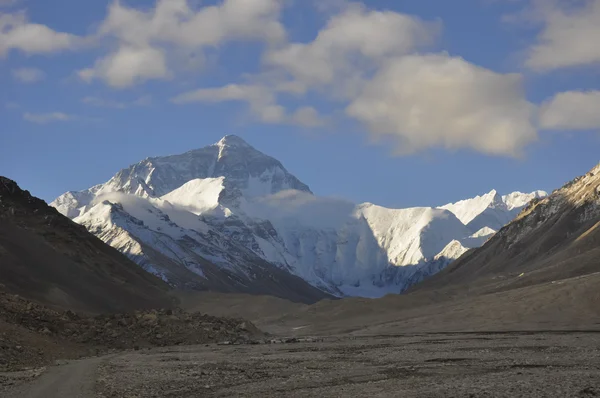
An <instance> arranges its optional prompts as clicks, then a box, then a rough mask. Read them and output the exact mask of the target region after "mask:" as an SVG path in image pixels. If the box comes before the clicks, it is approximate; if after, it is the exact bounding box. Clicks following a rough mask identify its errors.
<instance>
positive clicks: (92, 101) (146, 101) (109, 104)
mask: <svg viewBox="0 0 600 398" xmlns="http://www.w3.org/2000/svg"><path fill="white" fill-rule="evenodd" d="M81 102H83V103H84V104H86V105H90V106H95V107H98V108H113V109H127V108H130V107H133V106H148V105H150V104H152V97H151V96H149V95H144V96H141V97H139V98H137V99H135V100H133V101H131V102H123V101H114V100H107V99H104V98H99V97H92V96H89V97H84V98H83V99H82V100H81Z"/></svg>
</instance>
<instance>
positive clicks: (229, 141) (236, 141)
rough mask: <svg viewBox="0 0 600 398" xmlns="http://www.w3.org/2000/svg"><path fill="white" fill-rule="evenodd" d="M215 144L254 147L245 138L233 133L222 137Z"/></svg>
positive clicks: (219, 145)
mask: <svg viewBox="0 0 600 398" xmlns="http://www.w3.org/2000/svg"><path fill="white" fill-rule="evenodd" d="M215 145H216V146H218V147H242V148H252V146H250V144H248V143H247V142H246V141H244V139H243V138H241V137H238V136H237V135H233V134H228V135H226V136H225V137H223V138H221V139H220V140H219V142H217V143H215Z"/></svg>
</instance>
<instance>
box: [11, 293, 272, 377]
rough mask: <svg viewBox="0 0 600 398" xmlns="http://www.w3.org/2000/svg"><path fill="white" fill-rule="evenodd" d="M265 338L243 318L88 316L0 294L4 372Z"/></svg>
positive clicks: (171, 313)
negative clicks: (110, 353) (113, 352)
mask: <svg viewBox="0 0 600 398" xmlns="http://www.w3.org/2000/svg"><path fill="white" fill-rule="evenodd" d="M262 335H263V334H262V332H260V331H259V330H258V329H257V328H256V327H255V326H254V325H253V324H252V323H250V322H247V321H244V320H240V319H231V318H218V317H213V316H209V315H204V314H200V313H186V312H183V311H182V310H179V309H153V310H143V311H134V312H129V313H113V314H102V315H96V316H89V315H84V314H78V313H75V312H73V311H58V310H53V309H50V308H48V307H45V306H43V305H40V304H37V303H34V302H31V301H29V300H26V299H24V298H22V297H20V296H17V295H12V294H7V293H3V292H0V371H2V370H10V369H18V368H20V367H23V366H40V365H44V364H47V363H48V362H50V361H51V360H54V359H58V358H62V359H64V358H77V357H79V356H86V355H96V354H98V353H102V352H106V351H107V350H109V349H119V350H123V349H140V348H147V347H161V346H172V345H180V344H184V345H188V344H204V343H218V342H226V341H228V342H231V343H235V342H240V343H245V342H248V341H250V340H251V339H256V338H259V337H261V336H262ZM0 385H2V376H1V375H0Z"/></svg>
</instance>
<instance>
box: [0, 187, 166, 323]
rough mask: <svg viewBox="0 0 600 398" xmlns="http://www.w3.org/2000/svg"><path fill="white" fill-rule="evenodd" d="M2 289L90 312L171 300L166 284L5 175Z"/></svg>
mask: <svg viewBox="0 0 600 398" xmlns="http://www.w3.org/2000/svg"><path fill="white" fill-rule="evenodd" d="M0 290H2V291H7V292H12V293H16V294H19V295H21V296H23V297H26V298H30V299H33V300H36V301H39V302H40V303H45V304H47V305H52V306H55V307H59V308H63V309H71V310H79V311H87V312H114V311H125V310H134V309H144V308H157V307H170V306H171V305H172V300H171V298H170V297H169V295H168V293H167V290H168V285H167V284H165V283H164V282H163V281H161V280H160V279H158V278H156V277H155V276H154V275H150V274H148V273H146V272H144V271H143V270H142V269H140V268H139V266H137V265H136V264H135V263H133V262H132V261H130V260H129V259H127V258H126V257H125V256H123V255H122V254H121V253H119V252H118V251H117V250H115V249H113V248H112V247H110V246H108V245H106V244H104V243H103V242H102V241H101V240H100V239H98V238H96V237H95V236H94V235H92V234H90V233H89V232H88V231H87V230H86V229H85V228H84V227H82V226H80V225H78V224H76V223H74V222H72V221H71V220H69V219H68V218H66V217H64V216H63V215H61V214H60V213H59V212H58V211H56V209H54V208H52V207H50V206H48V205H47V204H46V203H45V202H44V201H42V200H40V199H37V198H35V197H33V196H31V195H30V194H29V192H28V191H24V190H22V189H20V188H19V186H18V185H17V184H16V183H15V182H14V181H12V180H10V179H8V178H4V177H0Z"/></svg>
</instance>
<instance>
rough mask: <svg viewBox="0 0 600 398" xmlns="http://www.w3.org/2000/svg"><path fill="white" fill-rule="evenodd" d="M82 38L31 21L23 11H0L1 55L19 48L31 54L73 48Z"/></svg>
mask: <svg viewBox="0 0 600 398" xmlns="http://www.w3.org/2000/svg"><path fill="white" fill-rule="evenodd" d="M80 40H81V39H80V38H79V37H77V36H75V35H72V34H69V33H62V32H56V31H55V30H52V29H51V28H49V27H47V26H45V25H40V24H36V23H30V22H28V20H27V18H26V16H25V13H23V12H20V13H14V14H6V13H1V12H0V57H2V56H5V55H6V54H7V53H8V52H9V51H11V50H19V51H22V52H24V53H25V54H28V55H31V54H44V53H54V52H58V51H63V50H67V49H73V48H75V47H76V46H77V45H78V44H79V43H80Z"/></svg>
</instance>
